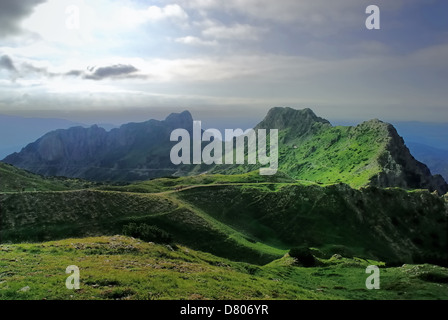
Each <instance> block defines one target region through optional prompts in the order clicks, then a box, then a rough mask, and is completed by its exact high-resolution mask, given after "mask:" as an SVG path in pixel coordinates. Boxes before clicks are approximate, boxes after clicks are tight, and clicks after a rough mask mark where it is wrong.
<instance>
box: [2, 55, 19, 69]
mask: <svg viewBox="0 0 448 320" xmlns="http://www.w3.org/2000/svg"><path fill="white" fill-rule="evenodd" d="M0 69H6V70H8V71H14V72H16V71H17V69H16V67H15V66H14V62H13V61H12V59H11V58H10V57H9V56H7V55H4V56H2V57H1V58H0Z"/></svg>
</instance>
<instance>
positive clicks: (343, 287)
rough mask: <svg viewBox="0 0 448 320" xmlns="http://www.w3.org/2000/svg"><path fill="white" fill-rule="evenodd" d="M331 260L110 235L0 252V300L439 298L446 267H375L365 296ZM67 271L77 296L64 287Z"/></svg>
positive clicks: (351, 262) (360, 278)
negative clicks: (212, 250)
mask: <svg viewBox="0 0 448 320" xmlns="http://www.w3.org/2000/svg"><path fill="white" fill-rule="evenodd" d="M370 264H379V263H376V262H373V261H365V260H361V259H356V258H354V259H347V258H343V257H340V256H334V257H332V258H330V259H320V260H319V266H318V267H315V268H302V267H299V266H296V265H295V262H294V260H293V259H291V258H289V257H288V256H285V257H283V258H281V259H279V260H275V261H273V262H271V263H270V264H267V265H265V266H256V265H251V264H247V263H242V262H232V261H229V260H226V259H223V258H218V257H216V256H213V255H211V254H208V253H203V252H199V251H194V250H191V249H189V248H187V247H183V246H179V247H177V248H175V249H172V248H170V247H168V246H164V245H157V244H153V243H146V242H143V241H140V240H137V239H133V238H128V237H123V236H113V237H96V238H84V239H67V240H61V241H53V242H45V243H35V244H13V245H2V246H0V299H2V300H5V299H37V300H41V299H64V300H70V299H81V300H90V299H94V300H103V299H105V300H107V299H132V300H134V299H145V300H147V299H176V300H178V299H189V300H193V299H219V300H220V299H243V300H246V299H287V300H289V299H447V298H448V290H447V289H448V284H447V278H448V276H447V269H446V268H441V267H436V266H432V265H418V266H417V265H408V266H404V267H400V268H381V269H380V270H381V289H380V290H367V289H366V288H365V280H366V278H367V276H368V275H367V274H366V273H365V268H366V266H367V265H370ZM69 265H76V266H78V267H79V268H80V283H81V288H80V290H68V289H67V288H66V287H65V280H66V278H67V276H68V275H67V274H65V269H66V267H67V266H69Z"/></svg>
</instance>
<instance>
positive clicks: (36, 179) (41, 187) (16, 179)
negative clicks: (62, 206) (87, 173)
mask: <svg viewBox="0 0 448 320" xmlns="http://www.w3.org/2000/svg"><path fill="white" fill-rule="evenodd" d="M95 185H96V184H95V183H92V182H90V181H84V180H80V179H69V178H62V177H60V178H57V177H47V178H45V177H43V176H40V175H37V174H34V173H31V172H27V171H25V170H21V169H18V168H16V167H14V166H11V165H9V164H5V163H2V162H0V192H21V191H63V190H71V189H83V188H89V187H92V186H95Z"/></svg>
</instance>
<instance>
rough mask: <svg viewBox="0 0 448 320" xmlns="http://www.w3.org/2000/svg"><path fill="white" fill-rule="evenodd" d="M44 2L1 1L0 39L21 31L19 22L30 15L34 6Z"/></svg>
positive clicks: (32, 0)
mask: <svg viewBox="0 0 448 320" xmlns="http://www.w3.org/2000/svg"><path fill="white" fill-rule="evenodd" d="M45 1H46V0H20V1H18V0H1V1H0V37H5V36H9V35H14V34H17V33H19V32H20V31H21V28H20V22H21V21H22V19H24V18H26V17H27V16H28V15H30V14H31V13H32V11H33V9H34V7H35V6H37V5H38V4H41V3H43V2H45Z"/></svg>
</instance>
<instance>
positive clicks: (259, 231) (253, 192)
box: [0, 174, 448, 264]
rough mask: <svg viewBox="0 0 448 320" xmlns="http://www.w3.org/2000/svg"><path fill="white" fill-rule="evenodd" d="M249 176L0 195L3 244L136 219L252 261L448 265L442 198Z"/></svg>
mask: <svg viewBox="0 0 448 320" xmlns="http://www.w3.org/2000/svg"><path fill="white" fill-rule="evenodd" d="M255 178H256V176H254V175H253V174H245V175H240V176H232V177H227V176H206V175H204V176H200V177H183V178H178V179H162V180H160V181H159V180H154V181H149V182H146V183H139V184H135V185H129V186H123V187H116V189H120V188H121V191H119V190H115V191H107V190H84V191H82V190H81V191H62V192H25V193H4V194H1V193H0V204H1V207H2V210H1V223H2V228H1V230H0V236H1V241H2V242H21V241H45V240H53V239H63V238H66V237H78V236H93V235H111V234H117V233H121V232H122V230H123V226H124V225H126V224H129V223H131V222H134V223H138V224H142V223H144V224H147V225H154V226H157V227H158V228H161V229H162V230H165V231H166V232H169V233H170V234H172V235H173V237H174V240H175V241H176V242H178V243H182V244H185V245H188V246H190V247H192V248H194V249H199V250H203V251H207V252H211V253H213V254H215V255H219V256H222V257H226V258H228V259H232V260H237V261H246V262H251V263H258V264H263V263H267V262H269V261H272V260H274V259H276V258H278V257H280V256H282V255H283V254H284V253H285V252H286V250H288V249H289V248H291V247H293V246H297V245H308V246H314V247H319V248H321V249H326V250H329V251H332V250H333V251H334V253H338V251H337V250H338V248H343V249H344V250H347V251H349V252H352V253H353V254H357V255H358V256H360V257H367V258H375V259H381V260H385V261H387V262H388V263H403V262H433V263H439V264H445V263H446V260H447V251H448V250H447V243H448V241H447V233H448V227H447V226H448V224H447V214H446V212H447V204H446V200H444V199H443V198H440V197H438V196H436V195H434V194H431V193H429V192H428V191H424V190H420V191H419V190H416V191H413V192H409V191H405V190H402V189H379V188H375V187H369V188H364V189H361V190H357V189H352V188H350V187H349V186H347V185H343V184H337V185H328V186H319V185H317V184H310V183H301V182H290V180H289V182H287V181H288V180H283V179H279V180H275V179H276V178H274V177H270V178H265V179H267V180H268V179H273V180H274V182H268V181H259V182H258V183H251V182H241V181H250V179H255ZM229 179H231V181H229ZM275 181H278V182H275ZM186 183H192V184H191V185H188V184H186ZM176 185H177V186H179V185H181V186H182V187H183V188H182V190H180V191H175V189H176ZM128 191H132V192H128ZM136 191H138V192H139V193H137V192H136ZM151 192H153V193H151Z"/></svg>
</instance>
